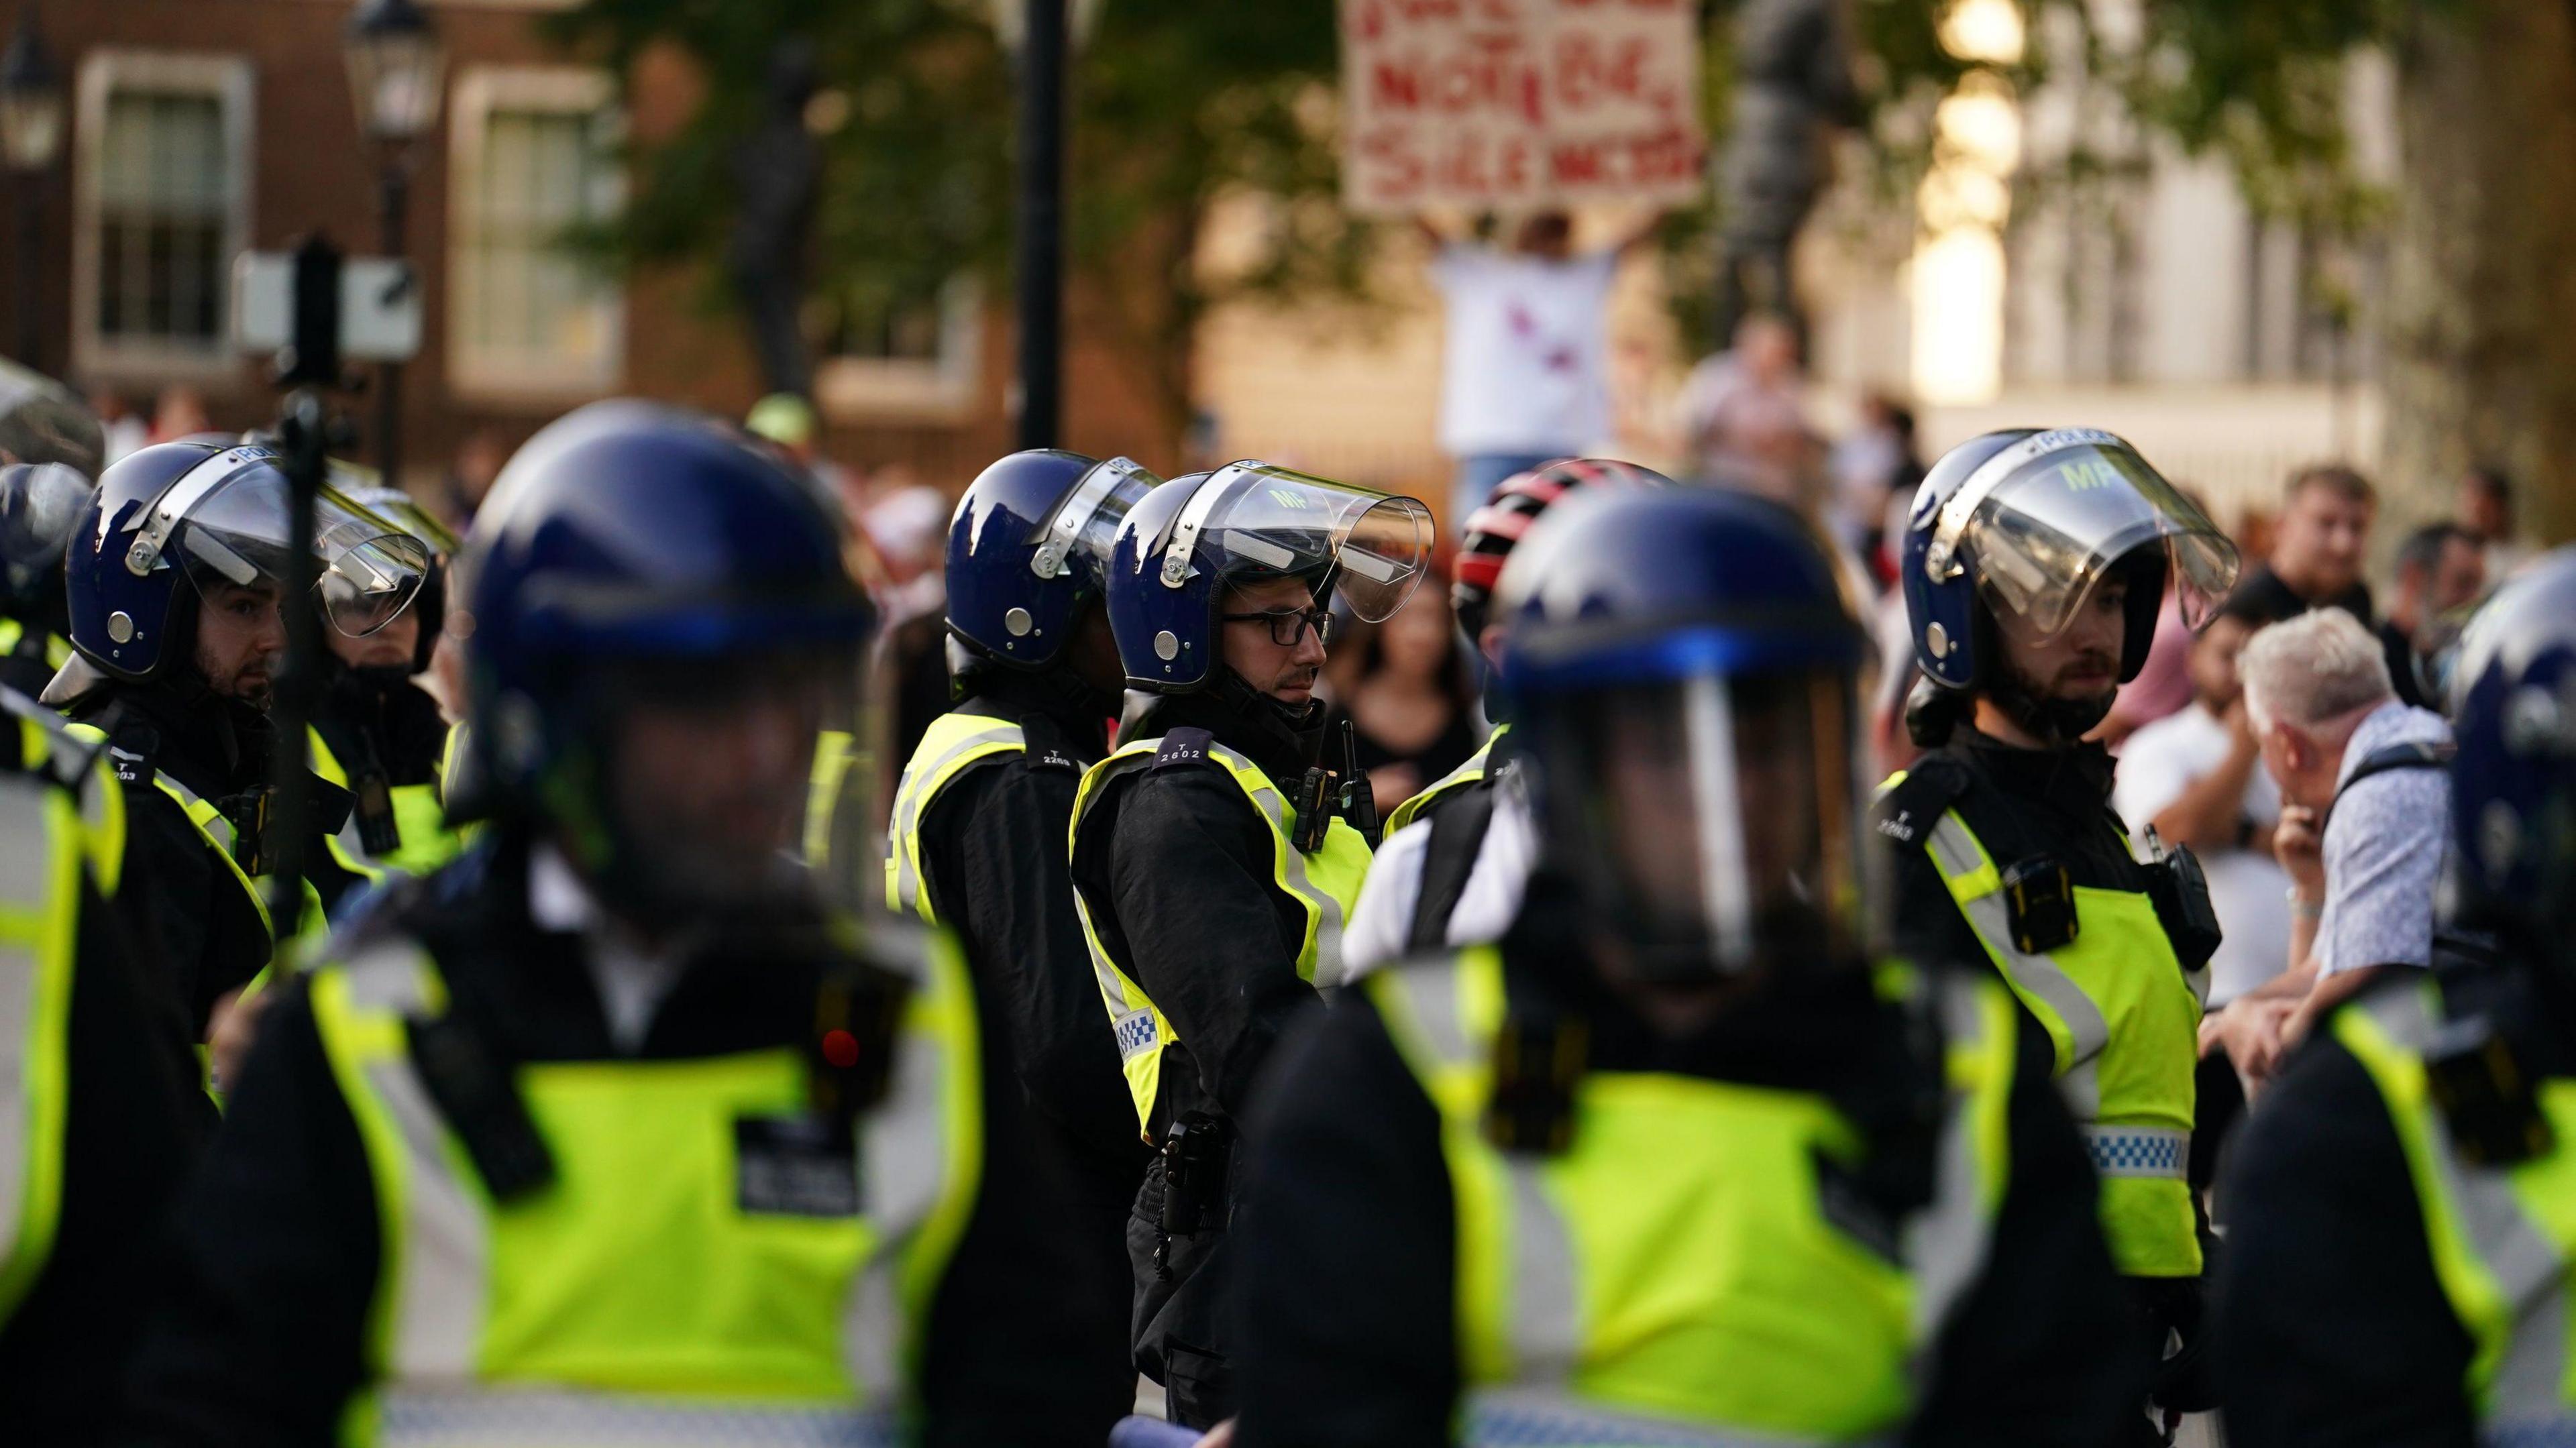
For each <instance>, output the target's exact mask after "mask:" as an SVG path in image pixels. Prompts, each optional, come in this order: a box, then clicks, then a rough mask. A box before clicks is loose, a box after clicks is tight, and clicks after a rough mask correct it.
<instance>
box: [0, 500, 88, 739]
mask: <svg viewBox="0 0 2576 1448" xmlns="http://www.w3.org/2000/svg"><path fill="white" fill-rule="evenodd" d="M89 495H90V482H89V479H88V477H86V476H85V475H83V474H81V473H79V472H76V471H74V470H73V469H71V468H68V467H65V466H63V465H62V464H60V463H13V464H11V465H9V466H7V467H5V468H0V685H5V686H6V687H8V688H12V689H15V690H17V691H18V692H19V693H21V694H24V695H26V696H27V697H28V698H30V699H34V698H36V697H38V696H40V695H42V694H43V693H44V692H45V686H46V685H47V684H49V683H52V682H53V678H54V674H55V672H56V671H58V670H60V669H61V668H62V666H63V665H64V664H67V663H69V662H71V648H72V646H71V642H70V640H68V639H67V638H65V637H64V635H66V634H68V633H70V632H71V615H70V612H69V603H68V601H67V600H66V598H65V593H64V584H63V558H64V555H65V554H66V553H67V552H68V551H69V550H70V547H71V539H72V529H73V528H74V527H76V526H78V524H79V523H80V516H81V510H82V509H83V508H85V507H87V506H88V504H89Z"/></svg>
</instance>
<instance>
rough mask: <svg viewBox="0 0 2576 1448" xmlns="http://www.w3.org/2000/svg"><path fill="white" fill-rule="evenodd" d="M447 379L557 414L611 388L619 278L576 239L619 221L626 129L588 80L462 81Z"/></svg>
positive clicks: (542, 74) (480, 71)
mask: <svg viewBox="0 0 2576 1448" xmlns="http://www.w3.org/2000/svg"><path fill="white" fill-rule="evenodd" d="M450 124H451V126H452V127H453V134H452V136H451V138H450V140H451V147H452V149H451V150H450V152H449V155H450V157H451V161H450V166H451V175H452V185H451V190H450V195H451V197H452V198H453V205H452V208H451V211H450V237H449V266H450V267H451V269H452V270H451V274H450V279H449V280H450V289H449V310H448V371H449V376H450V380H451V381H452V382H453V383H454V385H455V387H456V390H457V391H458V392H459V393H460V394H464V395H469V396H474V397H478V398H481V399H483V400H486V401H492V402H509V401H525V402H527V403H529V404H531V405H533V406H537V407H545V408H551V407H553V406H556V405H559V404H560V403H561V402H563V401H565V400H566V399H567V398H572V397H582V396H591V395H595V394H598V393H602V392H607V391H610V390H613V389H614V388H615V387H616V386H617V384H618V378H619V376H620V373H621V370H622V364H623V361H624V355H625V341H626V313H625V303H624V297H623V294H622V292H621V291H620V289H619V287H618V285H617V282H616V280H615V279H614V278H613V277H611V276H609V275H607V274H606V273H605V272H604V270H603V268H602V266H601V264H600V262H599V261H598V260H597V259H595V258H593V257H592V256H589V255H587V254H585V253H584V252H583V251H582V249H581V247H580V244H579V238H578V234H579V233H580V232H581V231H582V230H583V229H585V228H589V227H595V226H598V225H599V224H601V223H604V222H606V221H608V220H609V219H610V218H612V217H613V216H615V214H616V212H617V209H618V206H619V205H620V203H621V201H622V199H623V192H624V184H623V183H624V177H623V175H622V173H621V171H620V169H619V165H618V160H617V140H618V132H619V119H618V116H617V114H616V112H615V110H614V108H613V106H612V104H611V93H610V89H609V83H608V79H607V77H605V76H603V75H600V74H598V73H597V72H594V71H584V70H562V69H553V68H518V67H506V68H505V67H481V68H476V69H473V70H469V71H467V72H465V74H464V75H462V76H460V77H459V78H458V80H457V82H456V95H455V101H454V108H453V119H452V121H451V122H450Z"/></svg>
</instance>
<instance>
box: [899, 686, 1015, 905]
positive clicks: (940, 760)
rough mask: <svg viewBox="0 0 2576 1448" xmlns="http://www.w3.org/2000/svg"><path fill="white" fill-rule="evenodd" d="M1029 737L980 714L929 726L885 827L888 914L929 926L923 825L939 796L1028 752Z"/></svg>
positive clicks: (945, 717)
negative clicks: (985, 768) (981, 768)
mask: <svg viewBox="0 0 2576 1448" xmlns="http://www.w3.org/2000/svg"><path fill="white" fill-rule="evenodd" d="M1028 747H1029V743H1028V739H1027V737H1026V736H1025V735H1024V734H1022V732H1021V730H1020V725H1019V721H1017V720H1015V719H995V718H992V717H990V716H988V715H983V714H965V713H948V714H942V715H940V716H939V717H938V718H936V719H933V720H931V721H930V727H929V728H928V729H926V730H924V731H923V732H922V736H921V743H920V744H919V745H918V746H916V747H915V748H914V749H913V751H912V760H911V762H910V763H908V764H906V765H904V767H903V781H902V782H901V783H899V784H897V785H896V786H895V791H894V814H893V815H892V817H891V818H889V819H888V820H887V821H886V862H885V877H886V908H887V909H888V910H892V911H894V912H896V913H897V914H901V913H903V912H904V911H907V910H908V911H911V912H913V913H915V914H917V915H919V916H920V917H921V918H922V919H923V920H925V921H928V922H930V923H931V924H934V925H935V924H937V923H938V922H939V911H938V909H937V907H936V906H935V905H934V904H933V903H932V901H931V898H930V891H929V890H927V889H926V888H924V887H923V885H922V868H921V820H922V817H923V816H924V815H927V814H929V813H930V806H931V804H932V803H933V802H934V801H936V800H937V799H938V798H939V792H940V791H941V790H944V789H946V788H947V787H948V786H950V785H952V784H954V783H956V782H957V779H958V777H959V776H960V775H963V774H964V773H965V772H966V771H968V770H970V769H973V768H974V767H976V766H977V765H979V764H991V763H995V762H997V761H1000V760H1004V759H1008V758H1010V757H1011V756H1013V755H1016V754H1022V753H1025V752H1027V750H1028Z"/></svg>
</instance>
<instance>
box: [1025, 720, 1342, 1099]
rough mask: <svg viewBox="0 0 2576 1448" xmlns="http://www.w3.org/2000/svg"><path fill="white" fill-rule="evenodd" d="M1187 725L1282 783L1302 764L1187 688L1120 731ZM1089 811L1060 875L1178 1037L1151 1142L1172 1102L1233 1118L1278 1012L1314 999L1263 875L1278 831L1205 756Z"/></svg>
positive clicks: (1151, 772)
mask: <svg viewBox="0 0 2576 1448" xmlns="http://www.w3.org/2000/svg"><path fill="white" fill-rule="evenodd" d="M1189 727H1196V728H1201V729H1205V730H1207V731H1208V732H1209V733H1211V734H1213V735H1214V736H1215V737H1216V742H1217V743H1219V744H1221V745H1224V746H1226V747H1227V748H1230V749H1233V750H1235V751H1237V752H1238V753H1241V754H1243V755H1244V756H1245V757H1247V758H1249V759H1250V760H1251V761H1252V762H1253V763H1254V764H1255V765H1256V766H1258V767H1259V768H1260V769H1261V770H1262V772H1264V773H1265V774H1268V775H1269V776H1270V778H1271V781H1272V782H1273V783H1275V784H1277V785H1278V786H1279V788H1280V791H1281V793H1283V794H1285V793H1289V792H1291V791H1293V790H1294V789H1295V788H1296V785H1297V782H1298V779H1299V778H1300V777H1301V776H1302V775H1303V774H1304V773H1305V769H1306V761H1305V760H1303V759H1301V758H1299V757H1297V756H1296V754H1295V753H1294V752H1293V751H1292V750H1290V749H1288V748H1286V747H1285V746H1284V745H1282V744H1281V743H1280V742H1279V741H1276V740H1273V739H1270V738H1268V737H1266V736H1264V735H1262V734H1261V733H1259V732H1257V731H1254V730H1250V729H1247V728H1245V727H1244V726H1243V725H1242V723H1241V722H1240V721H1239V720H1237V719H1235V717H1234V716H1233V715H1232V714H1231V712H1229V711H1228V710H1226V709H1223V708H1220V707H1218V706H1216V705H1215V704H1214V703H1213V702H1211V701H1209V700H1208V699H1206V698H1205V697H1203V696H1199V695H1184V696H1182V697H1179V698H1174V699H1167V700H1164V701H1162V702H1161V703H1160V704H1159V705H1158V706H1157V707H1156V708H1155V710H1154V711H1153V712H1152V713H1151V714H1148V715H1146V716H1144V717H1143V718H1141V719H1139V720H1138V721H1137V723H1136V726H1135V729H1134V731H1133V732H1134V733H1135V734H1136V736H1137V737H1139V738H1145V737H1151V736H1154V735H1162V734H1167V733H1168V732H1169V731H1170V730H1172V729H1176V728H1189ZM1093 808H1094V809H1095V810H1096V811H1100V812H1102V815H1103V817H1102V818H1100V819H1099V820H1098V821H1097V822H1096V823H1094V824H1092V825H1091V826H1089V827H1088V828H1087V829H1086V830H1085V831H1084V839H1085V845H1084V848H1083V850H1082V852H1081V854H1080V855H1079V856H1078V857H1077V858H1076V859H1075V860H1074V862H1073V869H1074V878H1075V879H1076V880H1077V881H1078V882H1079V883H1080V884H1081V885H1082V887H1083V890H1084V892H1085V893H1086V894H1088V895H1089V896H1090V898H1091V901H1092V904H1093V907H1094V908H1093V914H1092V924H1093V926H1094V927H1095V928H1096V929H1098V930H1099V931H1100V933H1101V937H1102V939H1103V940H1104V941H1105V942H1107V943H1108V944H1109V946H1110V949H1111V951H1112V953H1113V954H1114V955H1115V956H1116V957H1117V958H1118V959H1120V960H1123V961H1125V962H1127V963H1128V969H1129V971H1130V972H1131V973H1132V974H1133V975H1134V976H1135V978H1136V983H1137V984H1138V985H1141V986H1143V987H1144V988H1145V994H1146V995H1148V996H1150V997H1152V998H1153V1001H1154V1004H1155V1005H1156V1006H1157V1007H1159V1008H1160V1009H1161V1010H1162V1012H1163V1014H1164V1015H1166V1016H1168V1017H1170V1018H1171V1021H1172V1026H1173V1029H1174V1031H1175V1032H1176V1033H1177V1034H1178V1035H1179V1037H1180V1040H1181V1044H1180V1045H1179V1046H1178V1047H1175V1048H1171V1049H1167V1050H1166V1051H1165V1052H1164V1055H1163V1082H1162V1092H1161V1099H1160V1101H1159V1102H1158V1103H1157V1104H1156V1107H1155V1113H1154V1115H1155V1119H1154V1121H1153V1123H1152V1125H1153V1129H1154V1135H1155V1139H1156V1140H1158V1141H1159V1140H1160V1139H1161V1138H1162V1133H1163V1130H1164V1128H1165V1127H1166V1126H1167V1125H1168V1124H1169V1123H1170V1121H1171V1119H1172V1118H1173V1117H1175V1116H1177V1115H1179V1114H1181V1113H1183V1112H1187V1111H1212V1112H1215V1113H1217V1114H1220V1115H1226V1116H1234V1115H1240V1114H1241V1113H1242V1111H1243V1108H1244V1105H1245V1103H1246V1102H1247V1101H1248V1100H1249V1099H1250V1097H1251V1094H1252V1083H1253V1080H1254V1079H1255V1078H1256V1077H1257V1076H1258V1075H1259V1074H1260V1071H1261V1067H1262V1064H1263V1063H1264V1062H1265V1061H1266V1060H1267V1059H1268V1058H1269V1055H1270V1050H1271V1047H1272V1046H1273V1045H1275V1044H1276V1043H1277V1041H1278V1039H1279V1035H1280V1032H1281V1031H1282V1030H1283V1029H1284V1028H1285V1027H1286V1025H1287V1022H1288V1020H1289V1018H1290V1017H1291V1016H1293V1015H1294V1014H1296V1012H1297V1010H1298V1008H1300V1007H1301V1006H1305V1005H1309V1004H1312V1003H1313V1002H1314V1000H1315V988H1314V987H1313V986H1312V985H1309V984H1308V983H1307V982H1306V981H1305V980H1304V979H1302V978H1300V977H1299V976H1298V974H1297V951H1298V947H1299V946H1300V945H1301V944H1302V943H1303V941H1304V939H1305V933H1306V916H1305V910H1304V907H1302V906H1300V905H1299V904H1297V902H1296V901H1294V900H1292V899H1290V898H1289V897H1288V895H1287V894H1286V893H1285V892H1283V891H1281V890H1280V888H1279V886H1278V884H1277V883H1276V881H1277V879H1278V865H1277V861H1278V845H1277V843H1276V841H1277V838H1278V837H1277V835H1276V834H1275V833H1274V832H1273V831H1272V830H1271V828H1270V825H1269V823H1268V822H1267V821H1266V820H1264V819H1263V818H1262V816H1261V812H1260V811H1259V810H1257V809H1255V808H1254V807H1253V805H1252V803H1251V802H1250V801H1249V800H1247V799H1245V798H1244V794H1243V787H1242V786H1241V785H1239V784H1236V783H1235V782H1234V780H1233V778H1232V777H1231V776H1229V775H1228V774H1227V773H1226V771H1225V768H1224V766H1222V765H1220V764H1217V763H1216V762H1214V761H1213V760H1198V761H1193V762H1189V763H1176V764H1170V765H1164V766H1159V767H1151V768H1147V769H1144V770H1140V771H1138V772H1136V773H1134V774H1131V775H1129V776H1127V777H1126V778H1124V779H1122V780H1120V781H1118V782H1117V783H1116V784H1115V785H1112V786H1111V787H1110V789H1109V790H1108V792H1107V793H1106V794H1105V795H1104V796H1103V797H1102V798H1101V800H1100V802H1099V803H1098V804H1096V805H1094V806H1093ZM1103 901H1106V902H1107V903H1108V905H1109V907H1110V908H1109V910H1108V912H1107V917H1108V918H1103V916H1102V914H1101V912H1100V911H1099V909H1098V907H1099V905H1100V904H1101V902H1103ZM1104 1019H1105V1016H1104ZM1131 1109H1132V1107H1131Z"/></svg>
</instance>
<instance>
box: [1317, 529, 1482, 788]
mask: <svg viewBox="0 0 2576 1448" xmlns="http://www.w3.org/2000/svg"><path fill="white" fill-rule="evenodd" d="M1431 585H1432V586H1430V587H1428V588H1422V589H1417V590H1415V592H1414V595H1413V598H1412V601H1411V602H1409V603H1407V604H1405V606H1404V607H1403V608H1401V609H1398V610H1397V611H1396V614H1395V617H1393V618H1390V619H1388V620H1387V621H1386V622H1384V623H1382V624H1379V625H1377V626H1376V627H1375V628H1372V629H1369V630H1368V631H1367V632H1366V633H1364V634H1362V635H1360V636H1359V637H1358V638H1357V639H1355V640H1354V641H1353V642H1355V643H1356V644H1357V645H1358V647H1356V648H1353V649H1351V650H1350V651H1349V657H1350V658H1351V660H1352V665H1353V667H1351V669H1350V670H1349V672H1348V673H1347V674H1345V675H1344V676H1343V679H1342V680H1341V681H1339V683H1338V686H1337V688H1336V691H1335V696H1334V709H1333V713H1332V715H1331V716H1330V717H1329V718H1328V719H1327V721H1326V723H1325V726H1324V729H1325V732H1324V740H1325V743H1326V745H1327V746H1328V747H1330V746H1332V745H1333V744H1334V742H1335V741H1336V740H1338V739H1339V737H1340V733H1339V731H1340V729H1341V721H1342V720H1344V719H1348V720H1349V721H1350V722H1351V724H1352V726H1353V728H1354V730H1355V732H1356V735H1357V738H1358V743H1359V762H1360V768H1361V769H1363V770H1365V771H1367V773H1368V777H1369V786H1370V788H1371V789H1372V790H1374V791H1375V792H1376V795H1377V797H1378V798H1379V799H1381V800H1384V801H1386V802H1387V803H1388V804H1389V805H1390V806H1391V805H1393V804H1394V803H1396V802H1398V801H1402V800H1408V799H1411V798H1412V797H1413V796H1414V795H1415V794H1417V793H1419V792H1421V790H1422V787H1423V786H1424V785H1427V784H1429V783H1430V782H1431V781H1433V780H1435V779H1439V778H1442V777H1443V776H1445V775H1447V774H1448V773H1449V771H1451V770H1453V769H1456V768H1457V767H1458V766H1460V765H1462V764H1464V763H1466V762H1467V757H1468V756H1469V755H1471V754H1474V753H1475V752H1476V745H1477V742H1478V741H1477V733H1476V685H1475V676H1474V673H1473V671H1472V669H1471V668H1470V663H1469V660H1468V657H1467V649H1466V646H1465V645H1464V644H1463V643H1462V642H1460V640H1459V637H1458V617H1457V615H1456V614H1454V613H1452V612H1450V609H1449V597H1448V591H1447V588H1446V587H1445V585H1444V584H1443V583H1442V581H1441V580H1440V579H1439V578H1438V577H1437V576H1436V575H1435V576H1434V577H1433V578H1432V580H1431Z"/></svg>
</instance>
